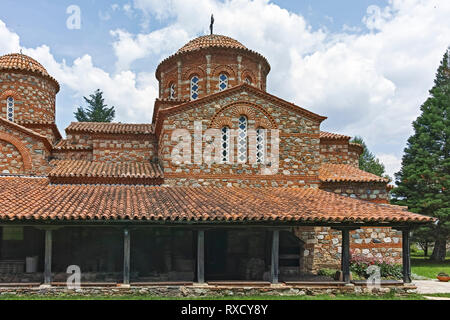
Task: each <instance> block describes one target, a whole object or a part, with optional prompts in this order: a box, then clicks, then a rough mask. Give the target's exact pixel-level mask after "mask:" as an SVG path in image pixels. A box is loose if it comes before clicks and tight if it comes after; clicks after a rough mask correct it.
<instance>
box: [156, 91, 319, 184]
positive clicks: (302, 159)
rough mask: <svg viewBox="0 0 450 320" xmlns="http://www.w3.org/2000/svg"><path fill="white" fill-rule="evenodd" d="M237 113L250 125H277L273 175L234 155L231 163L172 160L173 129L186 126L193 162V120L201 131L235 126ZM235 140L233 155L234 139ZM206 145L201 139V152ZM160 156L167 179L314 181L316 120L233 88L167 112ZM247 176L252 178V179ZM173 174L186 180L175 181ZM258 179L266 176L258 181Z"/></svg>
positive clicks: (250, 182) (310, 182)
mask: <svg viewBox="0 0 450 320" xmlns="http://www.w3.org/2000/svg"><path fill="white" fill-rule="evenodd" d="M240 115H245V116H246V117H247V118H248V128H249V129H257V128H258V127H264V128H267V129H279V139H280V141H279V168H278V172H277V173H276V174H275V175H273V176H264V177H262V176H261V175H260V174H261V169H262V168H263V166H264V164H250V163H248V162H247V163H237V161H233V163H232V164H212V165H208V164H206V163H204V162H202V164H184V163H182V164H176V163H174V162H173V161H172V151H173V149H174V147H175V146H177V144H178V142H177V141H171V137H172V134H173V132H174V130H176V129H187V130H189V132H190V137H191V139H192V141H191V150H192V157H191V162H194V150H193V145H194V137H193V135H194V121H199V120H203V121H202V128H201V129H202V132H203V133H204V132H205V131H206V130H207V129H208V128H216V129H220V128H221V127H222V126H224V125H228V126H229V127H230V128H232V129H237V127H238V118H239V116H240ZM224 121H225V122H224ZM268 133H269V134H268V135H267V138H266V141H267V154H270V152H271V150H272V145H271V142H270V132H268ZM234 146H235V148H234V155H235V157H236V155H237V143H236V140H235V142H234ZM205 147H206V143H205V142H203V143H202V152H203V150H205ZM252 147H254V146H251V145H250V146H249V148H252ZM219 151H220V150H219ZM249 151H250V149H249ZM248 154H250V152H248ZM159 159H160V161H161V164H162V166H163V168H164V173H165V175H166V177H167V178H168V180H167V181H166V182H167V183H168V184H177V183H182V184H183V185H186V184H189V183H194V184H200V185H211V184H214V185H228V184H229V183H232V184H233V183H235V184H239V185H247V186H275V185H278V186H290V185H292V186H310V187H318V186H319V181H318V170H319V167H320V151H319V121H314V120H311V119H309V118H307V117H305V116H303V115H300V114H299V113H297V112H295V111H293V110H292V111H291V110H289V109H287V108H283V107H280V106H279V105H277V104H275V103H273V102H271V101H265V100H264V99H262V98H261V97H258V96H255V95H253V94H249V93H247V92H240V93H239V92H238V93H233V94H231V95H230V96H225V97H222V98H220V99H217V100H215V101H211V102H204V103H203V104H202V105H199V106H195V107H193V108H190V109H187V110H183V111H181V112H179V113H174V114H171V115H168V116H167V118H166V119H165V120H164V123H163V128H162V131H161V134H160V149H159ZM250 177H252V178H251V179H250ZM261 178H263V179H261ZM173 179H184V180H178V181H175V180H173ZM200 180H201V181H200ZM213 180H215V181H213ZM260 180H267V181H265V182H261V181H260ZM272 180H273V181H272Z"/></svg>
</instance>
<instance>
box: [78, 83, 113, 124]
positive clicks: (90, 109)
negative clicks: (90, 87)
mask: <svg viewBox="0 0 450 320" xmlns="http://www.w3.org/2000/svg"><path fill="white" fill-rule="evenodd" d="M89 97H90V98H89V99H88V98H86V97H83V98H84V100H85V101H86V103H87V104H88V106H87V107H86V109H84V108H83V107H78V109H77V111H76V112H75V113H74V114H75V118H76V119H77V121H79V122H111V121H112V120H113V119H114V116H115V114H116V111H115V110H114V107H111V108H107V106H108V105H106V104H105V99H103V92H102V91H100V89H97V90H96V91H95V93H94V94H91V95H90V96H89Z"/></svg>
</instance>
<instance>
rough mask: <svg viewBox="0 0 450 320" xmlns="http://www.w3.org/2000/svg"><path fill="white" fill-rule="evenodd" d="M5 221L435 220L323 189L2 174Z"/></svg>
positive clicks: (1, 216) (0, 201)
mask: <svg viewBox="0 0 450 320" xmlns="http://www.w3.org/2000/svg"><path fill="white" fill-rule="evenodd" d="M0 220H9V221H13V220H61V221H63V220H64V221H66V220H149V221H178V222H212V221H216V222H252V221H253V222H258V221H259V222H261V221H265V222H270V221H273V222H279V223H283V222H291V223H335V222H349V223H350V222H353V223H357V222H361V223H366V224H370V223H382V222H383V223H400V224H401V223H426V222H431V221H433V219H432V218H430V217H427V216H423V215H419V214H414V213H409V212H407V211H406V210H404V209H403V208H401V207H398V206H392V205H382V204H375V203H370V202H365V201H362V200H356V199H352V198H349V197H343V196H340V195H337V194H334V193H330V192H326V191H322V190H319V189H312V188H308V189H300V188H234V187H230V188H217V187H216V188H215V187H197V188H196V187H155V186H111V185H51V184H49V181H48V179H46V178H25V177H1V178H0Z"/></svg>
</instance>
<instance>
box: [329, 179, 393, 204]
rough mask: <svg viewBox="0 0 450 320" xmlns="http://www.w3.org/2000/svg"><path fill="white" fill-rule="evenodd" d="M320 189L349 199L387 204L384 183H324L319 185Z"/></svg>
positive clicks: (386, 192)
mask: <svg viewBox="0 0 450 320" xmlns="http://www.w3.org/2000/svg"><path fill="white" fill-rule="evenodd" d="M320 189H322V190H325V191H329V192H333V193H337V194H340V195H342V196H347V197H350V198H355V199H361V200H366V201H370V202H376V203H388V191H387V189H386V183H385V182H378V183H376V182H370V183H369V182H326V183H322V184H321V185H320Z"/></svg>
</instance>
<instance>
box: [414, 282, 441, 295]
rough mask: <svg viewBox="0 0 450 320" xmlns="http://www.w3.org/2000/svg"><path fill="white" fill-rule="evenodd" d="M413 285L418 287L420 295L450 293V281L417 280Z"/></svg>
mask: <svg viewBox="0 0 450 320" xmlns="http://www.w3.org/2000/svg"><path fill="white" fill-rule="evenodd" d="M413 284H414V285H415V286H416V287H417V293H419V294H433V293H450V281H449V282H441V281H439V280H415V281H413Z"/></svg>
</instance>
